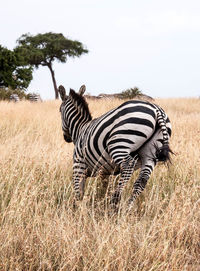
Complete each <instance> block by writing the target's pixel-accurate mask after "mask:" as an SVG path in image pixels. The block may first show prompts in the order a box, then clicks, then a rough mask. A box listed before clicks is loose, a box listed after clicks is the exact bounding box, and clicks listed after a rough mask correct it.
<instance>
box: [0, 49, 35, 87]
mask: <svg viewBox="0 0 200 271" xmlns="http://www.w3.org/2000/svg"><path fill="white" fill-rule="evenodd" d="M31 80H32V67H31V66H30V65H27V63H26V62H25V60H24V58H23V56H22V55H20V54H18V53H17V52H15V51H11V50H9V49H7V48H5V47H2V46H1V45H0V86H3V87H10V88H12V89H16V88H19V89H26V88H27V87H28V86H29V84H30V82H31Z"/></svg>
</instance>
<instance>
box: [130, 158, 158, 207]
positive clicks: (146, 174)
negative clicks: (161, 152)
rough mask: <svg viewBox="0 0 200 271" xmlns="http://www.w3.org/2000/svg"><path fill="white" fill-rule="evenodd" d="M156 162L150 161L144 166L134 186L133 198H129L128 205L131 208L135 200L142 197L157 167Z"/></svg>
mask: <svg viewBox="0 0 200 271" xmlns="http://www.w3.org/2000/svg"><path fill="white" fill-rule="evenodd" d="M155 164H156V162H155V161H154V160H149V163H145V165H144V166H142V168H141V171H140V174H139V176H138V178H137V180H136V181H135V183H134V185H133V192H132V195H131V197H130V198H129V201H128V205H129V208H130V207H131V206H132V204H133V202H134V201H135V199H136V198H137V197H138V196H139V195H140V193H141V192H142V191H143V190H144V188H145V186H146V184H147V181H148V179H149V178H150V175H151V173H152V171H153V169H154V167H155Z"/></svg>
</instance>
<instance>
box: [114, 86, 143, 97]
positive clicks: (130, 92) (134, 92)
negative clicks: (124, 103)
mask: <svg viewBox="0 0 200 271" xmlns="http://www.w3.org/2000/svg"><path fill="white" fill-rule="evenodd" d="M140 95H142V91H140V90H139V88H137V87H134V88H129V89H127V90H124V91H122V92H121V93H120V96H119V97H120V98H121V99H133V98H135V97H136V96H140Z"/></svg>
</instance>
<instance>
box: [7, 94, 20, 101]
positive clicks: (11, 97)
mask: <svg viewBox="0 0 200 271" xmlns="http://www.w3.org/2000/svg"><path fill="white" fill-rule="evenodd" d="M9 100H10V102H15V103H16V102H19V101H20V99H19V96H18V95H17V94H11V95H10V98H9Z"/></svg>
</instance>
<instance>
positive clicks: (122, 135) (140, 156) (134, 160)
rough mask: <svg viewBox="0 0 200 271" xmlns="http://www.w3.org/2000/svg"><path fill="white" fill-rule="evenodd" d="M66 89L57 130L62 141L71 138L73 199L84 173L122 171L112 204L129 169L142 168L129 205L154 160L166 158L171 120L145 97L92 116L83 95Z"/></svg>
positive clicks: (81, 189)
mask: <svg viewBox="0 0 200 271" xmlns="http://www.w3.org/2000/svg"><path fill="white" fill-rule="evenodd" d="M84 90H85V87H84V86H82V87H81V89H80V91H79V94H77V93H75V91H73V90H70V94H69V96H66V94H65V89H64V88H63V87H62V86H60V87H59V93H60V96H61V98H62V100H63V103H62V105H61V108H60V111H61V117H62V129H63V133H64V138H65V140H66V141H67V142H71V141H73V143H74V144H75V148H74V157H73V160H74V164H73V183H74V189H75V193H76V198H77V199H80V198H82V196H83V192H84V183H85V180H86V178H87V177H89V176H97V175H98V174H99V173H101V175H115V174H119V173H120V175H121V178H120V180H119V183H118V186H117V188H116V191H115V193H114V194H113V196H112V199H111V202H112V203H113V204H117V203H118V201H119V199H120V197H121V193H122V191H123V188H124V186H125V184H126V183H127V182H128V181H129V179H130V178H131V176H132V174H133V171H134V168H141V171H140V174H139V177H138V179H137V180H136V182H135V184H134V188H133V193H132V195H131V197H130V199H129V204H132V202H133V201H134V200H135V198H136V197H137V196H138V195H139V194H140V193H141V191H142V190H143V189H144V187H145V185H146V182H147V180H148V179H149V177H150V174H151V172H152V171H153V169H154V167H155V165H156V163H157V161H165V160H167V159H168V158H169V152H170V149H169V136H170V134H171V124H170V121H169V119H168V117H167V115H166V114H165V112H164V111H163V110H162V109H161V108H160V107H159V106H157V105H155V104H152V103H149V102H144V101H135V100H133V101H128V102H125V103H123V104H122V105H120V106H119V107H117V108H115V109H113V110H111V111H109V112H107V113H106V114H104V115H102V116H101V117H99V118H97V119H93V120H92V117H91V115H90V112H89V109H88V105H87V103H86V102H85V100H84V98H83V96H82V95H83V93H84Z"/></svg>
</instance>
